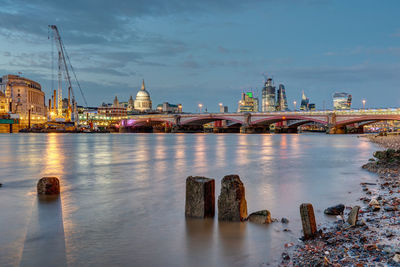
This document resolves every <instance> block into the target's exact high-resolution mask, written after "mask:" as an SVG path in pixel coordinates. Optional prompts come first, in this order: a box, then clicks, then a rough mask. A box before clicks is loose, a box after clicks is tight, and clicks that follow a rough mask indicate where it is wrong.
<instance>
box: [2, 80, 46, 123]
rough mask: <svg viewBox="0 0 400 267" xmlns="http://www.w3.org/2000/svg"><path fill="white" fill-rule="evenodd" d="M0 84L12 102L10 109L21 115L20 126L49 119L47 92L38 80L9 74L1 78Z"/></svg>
mask: <svg viewBox="0 0 400 267" xmlns="http://www.w3.org/2000/svg"><path fill="white" fill-rule="evenodd" d="M0 84H1V89H2V90H0V91H3V92H4V94H5V97H6V98H8V99H9V101H10V102H11V104H10V105H9V108H8V109H9V110H8V111H9V112H11V113H16V114H18V115H19V122H20V124H19V127H20V128H25V127H27V126H28V125H29V123H30V124H31V125H33V124H40V123H44V122H46V121H47V117H46V115H47V107H46V105H45V94H44V92H43V91H42V87H41V86H40V84H39V83H38V82H35V81H32V80H29V79H27V78H24V77H20V76H18V75H11V74H9V75H4V76H3V77H2V78H1V81H0ZM0 105H1V104H0Z"/></svg>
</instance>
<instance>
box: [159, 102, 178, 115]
mask: <svg viewBox="0 0 400 267" xmlns="http://www.w3.org/2000/svg"><path fill="white" fill-rule="evenodd" d="M157 111H158V112H162V113H182V104H176V105H174V104H170V103H168V102H164V103H162V104H159V105H157Z"/></svg>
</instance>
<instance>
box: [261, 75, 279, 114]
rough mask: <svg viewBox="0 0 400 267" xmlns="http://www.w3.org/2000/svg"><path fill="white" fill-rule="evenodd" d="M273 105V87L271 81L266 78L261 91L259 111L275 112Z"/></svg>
mask: <svg viewBox="0 0 400 267" xmlns="http://www.w3.org/2000/svg"><path fill="white" fill-rule="evenodd" d="M275 105H276V103H275V86H274V85H273V83H272V79H271V78H268V79H267V81H266V82H265V84H264V87H263V89H262V98H261V111H263V112H268V111H275V110H276V107H275Z"/></svg>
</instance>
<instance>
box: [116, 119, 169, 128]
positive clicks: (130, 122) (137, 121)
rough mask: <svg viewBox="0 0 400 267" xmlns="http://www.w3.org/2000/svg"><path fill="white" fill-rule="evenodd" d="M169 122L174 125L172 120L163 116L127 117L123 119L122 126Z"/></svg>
mask: <svg viewBox="0 0 400 267" xmlns="http://www.w3.org/2000/svg"><path fill="white" fill-rule="evenodd" d="M163 123H167V124H169V125H171V126H173V125H174V123H173V122H171V121H170V120H165V119H161V118H148V119H127V120H123V121H122V123H121V124H122V126H124V127H136V126H154V125H159V124H163Z"/></svg>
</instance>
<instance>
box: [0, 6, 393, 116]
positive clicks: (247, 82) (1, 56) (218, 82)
mask: <svg viewBox="0 0 400 267" xmlns="http://www.w3.org/2000/svg"><path fill="white" fill-rule="evenodd" d="M0 6H1V8H0V75H6V74H18V73H22V74H21V75H22V76H24V77H27V78H30V79H32V80H35V81H37V82H39V83H40V84H41V85H42V89H43V91H45V93H46V96H47V98H48V97H50V96H51V94H52V93H51V92H52V84H55V85H56V84H57V82H52V80H53V78H52V77H53V75H52V60H51V59H52V42H51V40H49V38H48V36H49V30H48V25H50V24H55V25H57V27H58V28H59V30H60V33H61V37H62V39H63V42H64V45H65V47H66V50H67V52H68V54H69V57H70V60H71V63H72V66H73V67H74V69H75V72H76V75H77V78H78V80H79V82H80V84H81V87H82V89H83V92H84V95H85V97H86V99H87V102H88V105H89V106H99V105H100V104H101V103H102V102H106V103H112V101H113V99H114V97H115V96H117V97H118V99H119V100H120V101H127V100H128V99H129V97H130V96H131V95H132V96H133V97H135V95H136V93H137V91H138V90H139V89H140V86H141V82H142V79H144V80H145V83H146V87H147V90H148V91H149V93H150V95H151V98H152V101H153V107H155V106H156V105H157V104H160V103H162V102H165V101H167V102H170V103H173V104H177V103H180V104H182V105H183V110H184V111H187V112H195V111H197V106H198V104H199V103H202V104H203V111H204V109H205V108H207V110H208V111H210V112H213V111H218V109H219V108H218V104H219V103H223V104H224V105H227V106H228V107H229V111H235V110H236V109H237V102H238V100H239V99H240V97H241V93H242V92H247V91H253V92H255V94H256V95H258V96H259V97H260V98H261V89H262V86H263V82H264V80H265V77H266V76H268V77H273V79H274V82H275V84H276V86H278V84H280V83H282V84H284V85H285V87H286V95H287V98H288V103H289V108H293V101H294V100H296V101H297V103H300V99H301V92H302V91H303V90H304V92H305V94H306V95H307V97H309V98H310V102H311V103H315V104H316V106H317V109H322V108H324V107H325V108H332V95H333V93H335V92H347V93H350V94H352V96H353V105H352V106H353V107H354V108H360V107H361V106H362V99H365V100H366V107H367V108H381V107H399V106H400V90H399V89H400V88H399V87H400V19H399V18H398V13H399V11H400V1H397V0H385V1H377V0H375V1H372V0H353V1H349V0H249V1H237V0H202V1H198V0H196V1H192V0H168V1H165V0H130V1H125V0H119V1H109V0H69V1H65V0H63V1H59V0H0ZM74 88H75V89H74V91H75V95H76V97H77V100H78V104H80V105H83V104H84V103H83V101H82V97H81V96H80V93H79V89H78V88H77V87H76V86H75V87H74ZM64 92H65V91H64ZM64 96H65V95H64Z"/></svg>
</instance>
